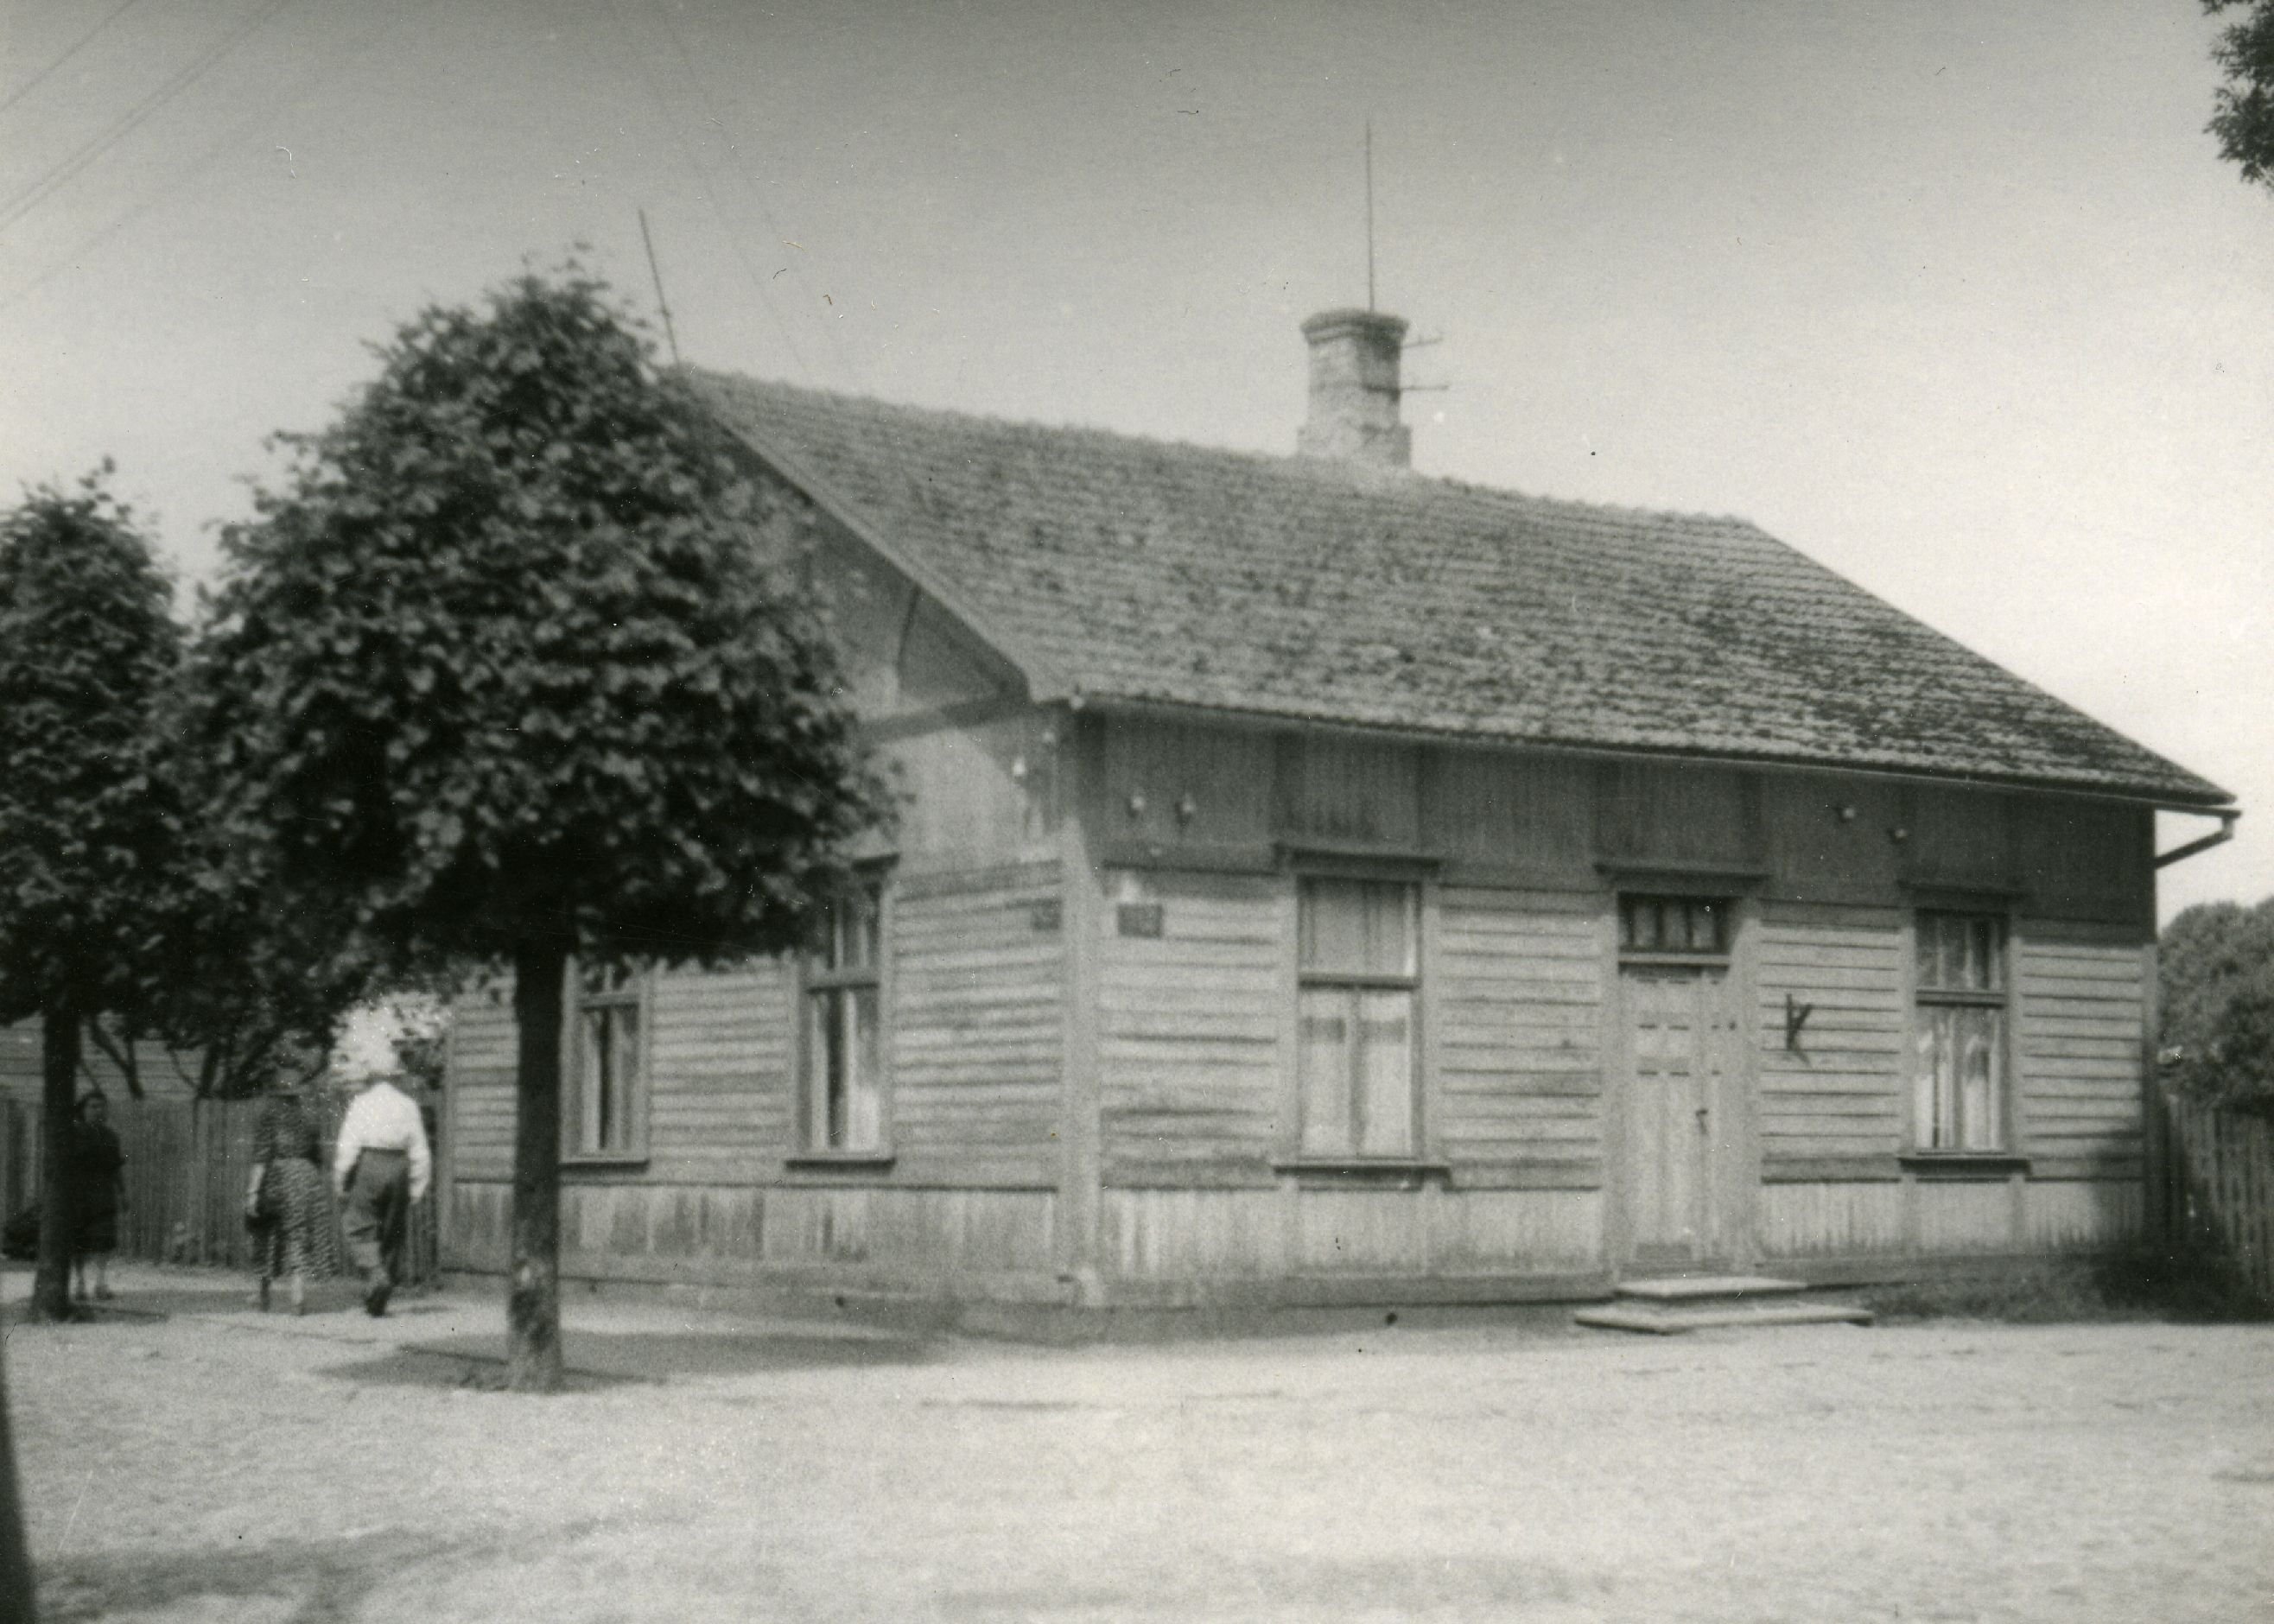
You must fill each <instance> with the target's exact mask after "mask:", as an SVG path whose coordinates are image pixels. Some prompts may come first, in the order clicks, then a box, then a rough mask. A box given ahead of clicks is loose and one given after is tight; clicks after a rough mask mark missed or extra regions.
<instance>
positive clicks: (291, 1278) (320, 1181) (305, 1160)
mask: <svg viewBox="0 0 2274 1624" xmlns="http://www.w3.org/2000/svg"><path fill="white" fill-rule="evenodd" d="M320 1154H321V1152H320V1147H319V1145H318V1141H317V1134H316V1123H315V1118H314V1116H313V1115H312V1113H311V1112H310V1111H309V1110H308V1109H307V1108H306V1106H305V1105H304V1104H302V1102H301V1100H300V1096H299V1095H298V1094H295V1093H293V1092H292V1091H291V1090H290V1088H282V1087H280V1088H279V1089H278V1090H277V1091H276V1092H275V1093H274V1094H270V1095H269V1096H268V1097H267V1099H266V1100H263V1101H261V1102H260V1116H259V1117H258V1118H256V1119H255V1121H254V1123H253V1125H252V1187H251V1188H250V1189H249V1190H247V1191H246V1192H245V1215H246V1217H247V1218H248V1219H252V1220H256V1221H257V1222H255V1225H254V1228H253V1231H252V1247H253V1253H254V1264H255V1267H257V1268H258V1270H259V1272H260V1306H261V1309H262V1311H263V1312H266V1311H267V1307H268V1288H269V1282H271V1281H273V1280H275V1278H276V1276H277V1275H279V1274H282V1275H284V1276H285V1277H286V1279H287V1281H288V1282H289V1287H288V1289H289V1290H290V1293H291V1298H292V1312H294V1313H296V1314H302V1313H305V1312H308V1286H307V1282H308V1277H309V1276H310V1275H311V1274H312V1275H315V1276H316V1277H317V1278H318V1279H322V1278H325V1277H327V1276H328V1275H331V1274H335V1273H337V1272H338V1268H339V1264H338V1260H337V1257H336V1254H335V1247H334V1244H333V1237H332V1197H331V1192H330V1191H329V1190H328V1189H327V1188H326V1187H325V1184H324V1176H323V1173H322V1172H321V1170H320V1169H319V1167H318V1158H319V1156H320Z"/></svg>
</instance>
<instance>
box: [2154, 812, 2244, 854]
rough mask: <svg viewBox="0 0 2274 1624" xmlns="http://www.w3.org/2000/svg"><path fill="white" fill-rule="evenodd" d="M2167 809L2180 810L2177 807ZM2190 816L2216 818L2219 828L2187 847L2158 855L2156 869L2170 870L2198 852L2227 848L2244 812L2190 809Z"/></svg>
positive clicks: (2175, 848) (2191, 842)
mask: <svg viewBox="0 0 2274 1624" xmlns="http://www.w3.org/2000/svg"><path fill="white" fill-rule="evenodd" d="M2165 809H2166V810H2169V811H2179V810H2180V808H2177V807H2172V808H2165ZM2189 815H2190V816H2197V817H2215V818H2217V819H2218V828H2217V829H2214V830H2212V831H2210V833H2209V834H2207V835H2205V836H2203V837H2202V838H2201V839H2197V840H2190V841H2188V842H2187V844H2186V845H2185V846H2176V847H2174V848H2173V849H2172V850H2171V851H2168V852H2158V853H2156V867H2157V868H2170V867H2171V866H2172V864H2173V863H2175V862H2178V861H2180V860H2181V859H2183V858H2188V857H2193V856H2194V855H2195V853H2198V852H2208V851H2209V850H2210V848H2211V847H2213V846H2225V844H2226V843H2227V842H2228V841H2229V840H2232V839H2233V838H2234V820H2235V819H2237V818H2239V817H2240V816H2242V812H2241V809H2240V808H2233V809H2230V810H2227V811H2224V812H2194V811H2192V809H2190V813H2189Z"/></svg>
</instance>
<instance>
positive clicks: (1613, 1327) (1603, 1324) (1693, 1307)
mask: <svg viewBox="0 0 2274 1624" xmlns="http://www.w3.org/2000/svg"><path fill="white" fill-rule="evenodd" d="M1571 1318H1572V1319H1574V1320H1575V1321H1577V1323H1578V1324H1580V1325H1585V1326H1593V1327H1598V1328H1600V1329H1602V1330H1606V1331H1639V1332H1643V1333H1645V1334H1647V1335H1653V1336H1678V1335H1681V1334H1682V1333H1683V1332H1684V1331H1705V1330H1714V1329H1720V1328H1722V1327H1746V1326H1764V1327H1766V1326H1783V1325H1869V1324H1871V1310H1869V1309H1867V1308H1857V1307H1856V1306H1854V1305H1853V1304H1847V1303H1826V1302H1807V1301H1792V1300H1786V1301H1781V1302H1758V1301H1756V1302H1750V1303H1749V1302H1743V1301H1736V1300H1722V1301H1712V1302H1706V1303H1701V1304H1682V1303H1679V1302H1674V1303H1668V1302H1652V1301H1649V1300H1646V1299H1645V1300H1637V1301H1630V1302H1623V1303H1607V1304H1604V1305H1603V1306H1602V1307H1600V1308H1583V1309H1580V1310H1579V1311H1578V1312H1577V1313H1575V1314H1573V1315H1572V1316H1571Z"/></svg>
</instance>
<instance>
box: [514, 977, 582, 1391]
mask: <svg viewBox="0 0 2274 1624" xmlns="http://www.w3.org/2000/svg"><path fill="white" fill-rule="evenodd" d="M568 962H569V959H568V954H567V953H566V952H564V951H562V950H561V948H560V947H558V946H556V945H553V944H534V943H523V944H521V946H519V947H518V948H516V950H515V951H514V956H513V978H514V979H513V1018H514V1024H515V1026H516V1027H517V1028H518V1030H517V1033H516V1039H517V1041H516V1053H515V1061H514V1103H515V1114H514V1115H515V1124H514V1141H513V1259H512V1266H513V1274H512V1282H511V1284H510V1286H509V1287H508V1293H507V1297H506V1309H505V1317H506V1380H507V1385H508V1386H509V1387H512V1388H513V1389H514V1391H516V1393H557V1392H558V1391H560V1388H561V981H562V978H563V975H564V973H565V972H566V970H567V968H568Z"/></svg>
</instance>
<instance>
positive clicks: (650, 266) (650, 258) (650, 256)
mask: <svg viewBox="0 0 2274 1624" xmlns="http://www.w3.org/2000/svg"><path fill="white" fill-rule="evenodd" d="M639 217H640V241H641V242H642V243H643V244H645V245H646V248H647V274H649V275H650V276H651V277H652V278H653V279H654V281H655V307H656V308H657V309H658V310H659V311H661V312H663V336H664V338H665V340H666V342H668V343H669V344H670V345H671V364H672V365H674V366H678V365H681V361H680V359H679V335H678V334H677V333H676V332H674V331H673V329H672V326H671V305H670V302H669V301H668V300H666V298H665V297H663V273H662V272H661V271H659V270H658V269H656V266H655V238H654V237H651V236H649V235H648V229H647V210H645V209H642V210H640V212H639Z"/></svg>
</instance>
